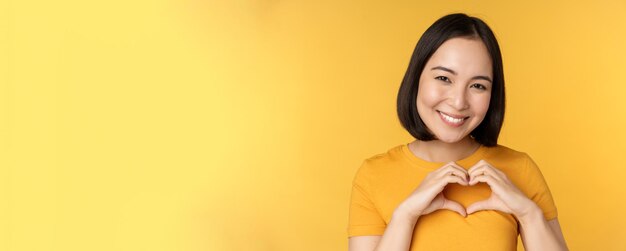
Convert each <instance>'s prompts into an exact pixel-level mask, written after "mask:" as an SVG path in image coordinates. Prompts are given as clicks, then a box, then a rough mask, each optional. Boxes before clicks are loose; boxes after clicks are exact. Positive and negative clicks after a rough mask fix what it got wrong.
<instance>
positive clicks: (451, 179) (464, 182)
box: [442, 175, 469, 186]
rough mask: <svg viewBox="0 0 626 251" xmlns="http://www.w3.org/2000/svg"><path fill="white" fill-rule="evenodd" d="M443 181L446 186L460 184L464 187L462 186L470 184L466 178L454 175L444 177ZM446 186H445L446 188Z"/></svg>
mask: <svg viewBox="0 0 626 251" xmlns="http://www.w3.org/2000/svg"><path fill="white" fill-rule="evenodd" d="M442 181H443V182H444V183H445V184H450V183H458V184H459V185H462V186H467V185H469V182H468V181H467V180H466V179H465V178H461V177H459V176H454V175H450V176H446V177H443V179H442ZM445 184H444V186H445Z"/></svg>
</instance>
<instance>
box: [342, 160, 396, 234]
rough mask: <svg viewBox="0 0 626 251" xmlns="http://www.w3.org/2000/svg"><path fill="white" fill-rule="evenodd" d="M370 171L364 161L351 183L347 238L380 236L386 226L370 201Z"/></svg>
mask: <svg viewBox="0 0 626 251" xmlns="http://www.w3.org/2000/svg"><path fill="white" fill-rule="evenodd" d="M370 182H371V169H370V166H369V164H368V161H367V160H365V161H364V162H363V164H362V165H361V167H360V168H359V169H358V171H357V173H356V175H355V177H354V180H353V181H352V194H351V196H350V212H349V216H348V237H352V236H358V235H382V234H383V233H384V232H385V228H386V227H387V224H386V223H385V221H384V220H383V217H381V215H380V213H379V211H378V210H377V209H376V206H375V205H374V202H373V200H372V194H371V191H372V187H371V186H370V184H371V183H370Z"/></svg>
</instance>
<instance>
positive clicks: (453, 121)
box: [439, 112, 463, 124]
mask: <svg viewBox="0 0 626 251" xmlns="http://www.w3.org/2000/svg"><path fill="white" fill-rule="evenodd" d="M439 113H440V114H441V115H443V118H444V119H445V120H446V121H448V122H450V123H454V124H459V123H461V121H463V119H455V118H453V117H450V116H448V115H446V114H444V113H443V112H439Z"/></svg>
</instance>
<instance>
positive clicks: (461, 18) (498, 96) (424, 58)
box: [397, 13, 504, 146]
mask: <svg viewBox="0 0 626 251" xmlns="http://www.w3.org/2000/svg"><path fill="white" fill-rule="evenodd" d="M457 37H466V38H470V39H480V40H482V41H483V43H484V44H485V46H486V47H487V50H488V51H489V54H490V56H491V62H492V65H493V84H492V89H491V100H490V102H489V109H488V110H487V114H486V115H485V118H484V119H483V121H482V122H481V123H480V125H478V127H476V128H475V129H474V130H473V131H472V132H471V133H470V135H471V137H473V138H474V139H475V140H476V141H477V142H478V143H480V144H482V145H484V146H495V145H497V144H498V135H499V134H500V129H501V128H502V123H503V121H504V73H503V69H502V55H501V54H500V47H499V46H498V41H497V40H496V37H495V35H494V34H493V32H492V31H491V29H490V28H489V26H487V24H486V23H485V22H483V21H482V20H480V19H478V18H476V17H470V16H468V15H466V14H462V13H456V14H450V15H447V16H444V17H442V18H440V19H439V20H437V21H435V23H433V24H432V25H431V26H430V27H429V28H428V29H427V30H426V32H424V34H423V35H422V37H421V38H420V39H419V41H418V42H417V46H415V50H414V51H413V56H411V61H410V63H409V67H408V69H407V71H406V74H405V75H404V79H403V80H402V84H401V85H400V90H399V91H398V100H397V105H398V107H397V109H398V117H399V119H400V123H402V126H403V127H404V129H406V130H407V131H408V132H409V133H410V134H411V135H413V137H415V138H417V139H419V140H422V141H430V140H434V139H435V136H434V135H432V134H431V133H430V132H429V131H428V128H427V127H426V125H425V124H424V122H423V121H422V119H421V118H420V116H419V114H418V113H417V103H416V99H417V90H418V87H419V80H420V79H419V78H420V76H421V73H422V71H423V70H424V67H425V66H426V62H428V60H429V59H430V57H431V56H432V55H433V53H435V51H436V50H437V49H438V48H439V46H441V44H443V43H444V42H445V41H447V40H448V39H451V38H457Z"/></svg>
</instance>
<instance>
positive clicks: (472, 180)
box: [469, 175, 498, 190]
mask: <svg viewBox="0 0 626 251" xmlns="http://www.w3.org/2000/svg"><path fill="white" fill-rule="evenodd" d="M478 182H484V183H487V184H488V185H489V186H490V187H492V189H491V190H494V187H495V186H498V182H497V180H496V179H495V178H494V177H493V176H490V175H479V176H474V177H470V181H469V185H470V186H473V185H476V183H478Z"/></svg>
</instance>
